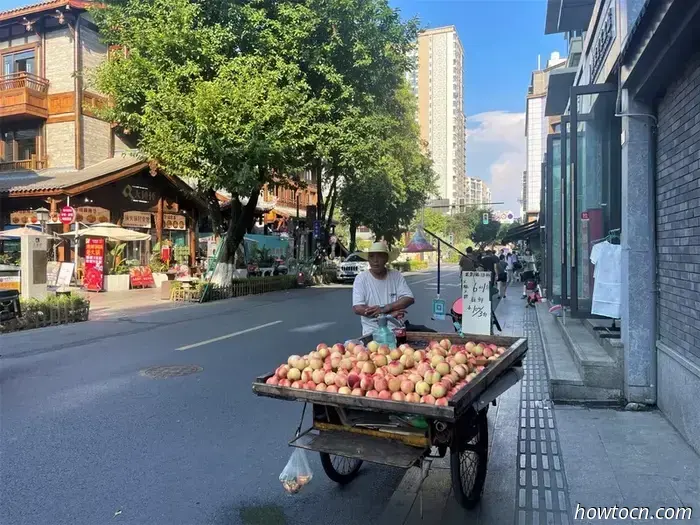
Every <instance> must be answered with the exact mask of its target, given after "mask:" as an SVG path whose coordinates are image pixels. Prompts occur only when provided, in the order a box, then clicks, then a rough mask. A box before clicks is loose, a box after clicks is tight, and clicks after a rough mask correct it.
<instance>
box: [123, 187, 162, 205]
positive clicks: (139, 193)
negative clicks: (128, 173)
mask: <svg viewBox="0 0 700 525" xmlns="http://www.w3.org/2000/svg"><path fill="white" fill-rule="evenodd" d="M122 195H124V197H125V198H127V199H128V200H130V201H131V202H140V203H143V204H153V203H154V202H156V201H157V200H158V195H157V194H156V192H155V191H152V190H151V189H150V188H146V187H145V186H135V185H133V184H127V185H126V186H124V189H123V190H122Z"/></svg>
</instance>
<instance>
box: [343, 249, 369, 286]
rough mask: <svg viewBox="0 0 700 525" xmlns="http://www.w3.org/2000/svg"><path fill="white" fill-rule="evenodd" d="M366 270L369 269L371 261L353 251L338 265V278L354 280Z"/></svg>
mask: <svg viewBox="0 0 700 525" xmlns="http://www.w3.org/2000/svg"><path fill="white" fill-rule="evenodd" d="M366 270H369V262H367V260H365V259H363V258H362V257H360V255H359V254H358V253H357V252H355V253H351V254H350V255H348V256H347V257H346V258H345V260H344V261H343V262H341V263H340V264H339V265H338V280H339V281H352V280H353V279H355V277H357V274H359V273H360V272H364V271H366Z"/></svg>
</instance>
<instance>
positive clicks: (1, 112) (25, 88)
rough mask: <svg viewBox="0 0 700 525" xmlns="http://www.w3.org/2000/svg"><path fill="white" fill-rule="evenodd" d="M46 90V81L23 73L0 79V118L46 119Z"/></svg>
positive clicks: (47, 88)
mask: <svg viewBox="0 0 700 525" xmlns="http://www.w3.org/2000/svg"><path fill="white" fill-rule="evenodd" d="M48 90H49V81H48V80H46V79H45V78H41V77H38V76H36V75H33V74H31V73H26V72H24V71H21V72H18V73H11V74H9V75H4V76H2V77H0V118H6V117H20V116H31V117H39V118H47V117H48ZM27 162H28V161H27Z"/></svg>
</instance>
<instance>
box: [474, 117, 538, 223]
mask: <svg viewBox="0 0 700 525" xmlns="http://www.w3.org/2000/svg"><path fill="white" fill-rule="evenodd" d="M524 169H525V113H512V112H507V111H488V112H485V113H479V114H477V115H472V116H470V117H467V175H469V176H470V177H480V178H482V179H484V180H485V181H486V182H487V184H488V185H489V187H490V188H491V196H492V200H493V202H503V203H504V204H501V205H497V206H494V208H496V209H502V210H511V211H513V212H514V213H515V215H519V214H520V204H519V203H518V199H519V198H520V189H521V186H522V174H523V170H524Z"/></svg>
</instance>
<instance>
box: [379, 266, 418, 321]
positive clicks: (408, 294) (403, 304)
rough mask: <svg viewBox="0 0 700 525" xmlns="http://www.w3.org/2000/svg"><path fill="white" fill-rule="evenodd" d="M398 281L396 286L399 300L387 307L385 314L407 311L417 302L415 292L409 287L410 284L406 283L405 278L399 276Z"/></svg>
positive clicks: (385, 307)
mask: <svg viewBox="0 0 700 525" xmlns="http://www.w3.org/2000/svg"><path fill="white" fill-rule="evenodd" d="M398 279H399V281H398V283H397V286H396V296H397V297H398V299H396V301H394V302H393V303H390V304H387V305H385V306H384V313H389V312H394V311H401V310H405V309H406V308H408V307H409V306H411V305H412V304H413V303H415V302H416V300H415V299H414V298H413V292H412V291H411V289H410V288H409V287H408V283H407V282H406V279H405V278H404V276H403V275H401V274H399V275H398Z"/></svg>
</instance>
